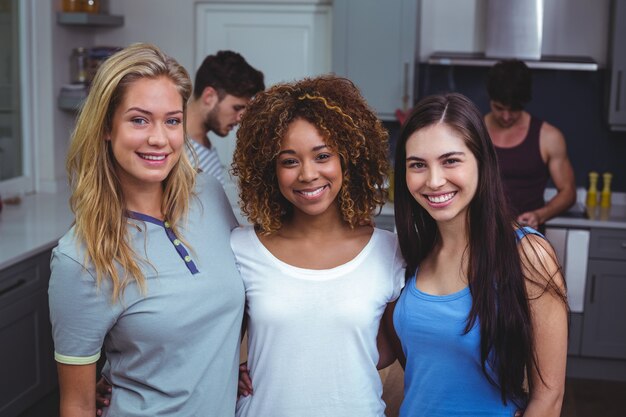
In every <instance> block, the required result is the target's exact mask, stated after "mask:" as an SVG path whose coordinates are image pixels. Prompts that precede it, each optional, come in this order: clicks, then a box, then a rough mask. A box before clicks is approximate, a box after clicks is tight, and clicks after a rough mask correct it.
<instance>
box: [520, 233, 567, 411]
mask: <svg viewBox="0 0 626 417" xmlns="http://www.w3.org/2000/svg"><path fill="white" fill-rule="evenodd" d="M520 251H521V253H522V254H521V256H522V264H523V268H524V273H525V275H526V277H527V278H528V279H527V285H526V288H527V293H528V297H529V304H530V313H531V321H532V329H533V342H534V350H535V355H536V363H537V367H538V368H539V369H537V367H535V368H533V369H532V370H531V371H530V374H529V379H530V387H531V391H530V401H529V403H528V407H527V408H526V410H525V412H524V417H533V416H541V417H550V416H554V417H558V416H559V415H560V413H561V406H562V404H563V393H564V390H565V365H566V360H567V306H566V303H565V299H564V298H562V297H561V295H562V294H565V285H564V280H563V276H562V275H561V273H560V270H559V267H558V263H557V261H556V255H555V254H554V251H553V250H552V247H551V246H550V245H549V243H548V242H547V241H546V240H544V239H542V238H540V237H538V236H534V235H533V236H526V237H525V238H524V239H522V241H521V242H520Z"/></svg>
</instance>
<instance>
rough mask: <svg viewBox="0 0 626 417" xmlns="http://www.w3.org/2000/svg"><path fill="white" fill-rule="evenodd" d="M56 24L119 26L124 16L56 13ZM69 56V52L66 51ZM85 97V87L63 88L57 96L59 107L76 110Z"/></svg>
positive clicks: (122, 22) (88, 26) (87, 26)
mask: <svg viewBox="0 0 626 417" xmlns="http://www.w3.org/2000/svg"><path fill="white" fill-rule="evenodd" d="M57 24H59V25H62V26H67V27H83V28H97V27H120V26H123V25H124V16H118V15H110V14H104V13H65V12H58V13H57ZM68 56H69V53H68ZM86 97H87V87H85V88H84V89H75V88H72V89H69V90H68V89H63V90H61V92H60V93H59V96H58V98H57V105H58V106H59V108H60V109H63V110H68V111H72V112H74V111H76V110H78V108H79V107H80V105H81V103H82V102H83V100H84V99H85V98H86Z"/></svg>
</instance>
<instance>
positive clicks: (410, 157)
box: [406, 151, 465, 161]
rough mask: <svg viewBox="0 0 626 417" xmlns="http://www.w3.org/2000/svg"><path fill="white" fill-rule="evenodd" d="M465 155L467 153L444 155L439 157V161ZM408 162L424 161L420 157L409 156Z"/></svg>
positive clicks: (456, 152)
mask: <svg viewBox="0 0 626 417" xmlns="http://www.w3.org/2000/svg"><path fill="white" fill-rule="evenodd" d="M464 155H465V152H461V151H452V152H447V153H444V154H443V155H441V156H439V158H437V159H446V158H450V157H451V156H464ZM406 160H407V161H423V160H424V159H423V158H420V157H418V156H407V157H406Z"/></svg>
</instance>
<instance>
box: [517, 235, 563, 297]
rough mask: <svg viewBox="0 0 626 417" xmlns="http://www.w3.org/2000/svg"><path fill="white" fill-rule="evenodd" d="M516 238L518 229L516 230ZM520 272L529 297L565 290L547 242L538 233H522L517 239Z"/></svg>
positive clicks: (553, 255) (559, 269)
mask: <svg viewBox="0 0 626 417" xmlns="http://www.w3.org/2000/svg"><path fill="white" fill-rule="evenodd" d="M517 232H518V236H520V234H519V229H518V231H517ZM518 251H519V255H520V263H521V266H522V272H523V274H524V276H525V278H526V288H527V291H528V293H529V295H530V296H531V297H532V295H541V294H543V293H544V292H545V291H546V289H550V288H552V289H554V290H556V291H559V292H562V291H564V288H565V286H564V285H565V283H564V280H563V276H562V274H561V267H560V265H559V262H558V260H557V257H556V253H555V251H554V249H553V248H552V245H551V244H550V242H548V240H547V239H546V238H545V237H543V236H542V235H541V234H539V233H536V232H535V233H529V232H528V231H524V232H523V233H521V236H520V237H519V239H518Z"/></svg>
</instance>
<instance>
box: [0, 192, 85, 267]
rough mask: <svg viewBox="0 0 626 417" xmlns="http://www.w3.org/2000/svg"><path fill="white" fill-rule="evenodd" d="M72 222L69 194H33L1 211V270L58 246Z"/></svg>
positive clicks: (4, 207) (7, 205) (5, 205)
mask: <svg viewBox="0 0 626 417" xmlns="http://www.w3.org/2000/svg"><path fill="white" fill-rule="evenodd" d="M73 220H74V216H73V214H72V212H71V210H70V208H69V192H68V191H65V192H59V193H54V194H48V193H36V194H33V195H27V196H24V197H22V201H21V203H19V204H15V205H9V204H4V206H3V208H2V212H0V270H2V269H5V268H7V267H9V266H11V265H13V264H16V263H18V262H20V261H22V260H24V259H27V258H30V257H32V256H34V255H37V254H39V253H41V252H43V251H45V250H48V249H51V248H53V247H55V246H56V245H57V241H58V240H59V238H61V236H63V235H64V234H65V232H67V231H68V230H69V228H70V226H71V224H72V221H73Z"/></svg>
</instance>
